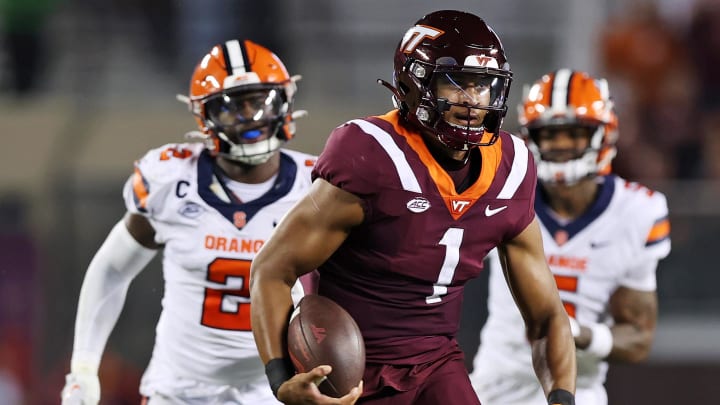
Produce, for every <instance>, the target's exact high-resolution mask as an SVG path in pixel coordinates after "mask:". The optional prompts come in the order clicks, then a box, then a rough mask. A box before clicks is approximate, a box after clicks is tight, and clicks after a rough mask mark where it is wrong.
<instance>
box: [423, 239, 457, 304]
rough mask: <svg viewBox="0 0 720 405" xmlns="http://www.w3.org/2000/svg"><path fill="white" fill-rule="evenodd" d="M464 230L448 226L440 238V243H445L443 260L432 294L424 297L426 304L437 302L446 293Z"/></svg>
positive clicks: (455, 265) (453, 271) (455, 264)
mask: <svg viewBox="0 0 720 405" xmlns="http://www.w3.org/2000/svg"><path fill="white" fill-rule="evenodd" d="M464 232H465V230H464V229H460V228H449V229H448V230H447V231H445V235H443V237H442V239H440V244H441V245H445V260H443V264H442V268H441V269H440V275H439V276H438V280H437V282H436V283H435V284H433V295H430V296H427V297H425V303H426V304H437V303H438V302H440V301H442V296H443V295H445V294H447V286H448V285H450V283H451V282H452V279H453V276H454V275H455V268H456V267H457V265H458V263H459V262H460V244H462V239H463V234H464Z"/></svg>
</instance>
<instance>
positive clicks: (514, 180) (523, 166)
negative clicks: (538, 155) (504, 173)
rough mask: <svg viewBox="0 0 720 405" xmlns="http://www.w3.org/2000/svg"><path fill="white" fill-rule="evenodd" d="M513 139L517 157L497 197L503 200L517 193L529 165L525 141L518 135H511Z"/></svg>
mask: <svg viewBox="0 0 720 405" xmlns="http://www.w3.org/2000/svg"><path fill="white" fill-rule="evenodd" d="M510 138H511V139H512V141H513V147H514V148H515V157H514V158H513V164H512V167H511V168H510V174H509V175H508V177H507V180H505V185H503V188H502V190H500V193H499V194H498V196H497V198H498V199H501V200H508V199H510V198H512V197H513V196H514V195H515V192H516V191H517V189H518V187H520V184H521V183H522V181H523V180H524V179H525V174H527V167H528V150H527V146H525V142H524V141H523V140H522V139H520V138H518V137H516V136H511V137H510Z"/></svg>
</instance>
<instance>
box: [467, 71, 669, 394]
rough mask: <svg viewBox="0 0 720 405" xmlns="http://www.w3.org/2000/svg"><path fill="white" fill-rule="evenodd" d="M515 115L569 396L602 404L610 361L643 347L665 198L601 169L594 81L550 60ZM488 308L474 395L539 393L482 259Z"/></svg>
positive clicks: (603, 144) (605, 95)
mask: <svg viewBox="0 0 720 405" xmlns="http://www.w3.org/2000/svg"><path fill="white" fill-rule="evenodd" d="M519 118H520V124H521V126H522V130H521V131H522V134H523V135H524V137H525V139H526V140H527V143H528V145H529V148H530V150H531V151H532V153H533V155H534V156H535V159H536V162H537V172H538V179H539V185H538V192H537V198H536V200H535V212H536V214H537V216H538V218H539V220H540V221H539V222H540V229H541V231H542V237H543V244H544V247H545V254H546V256H547V260H548V262H549V265H550V269H551V270H552V272H553V274H554V276H555V281H556V283H557V287H558V289H559V290H560V297H561V298H562V300H563V303H564V305H565V310H566V312H567V314H568V315H569V317H570V320H571V325H572V326H573V335H574V337H575V344H576V346H577V352H576V354H577V368H578V376H577V391H576V393H575V395H576V398H577V401H578V403H580V404H587V405H605V404H607V395H606V392H605V389H604V386H603V384H604V382H605V375H606V372H607V369H608V362H609V361H610V362H631V363H632V362H638V361H641V360H643V359H645V358H646V357H647V356H648V353H649V351H650V346H651V344H652V341H653V335H654V331H655V322H656V317H657V296H656V293H655V284H656V283H655V269H656V267H657V265H658V261H659V260H660V259H662V258H664V257H665V256H667V255H668V253H669V252H670V238H669V231H670V225H669V222H668V208H667V203H666V200H665V196H664V195H663V194H661V193H659V192H657V191H653V190H650V189H648V188H646V187H643V186H641V185H640V184H638V183H634V182H631V181H628V180H625V179H622V178H620V177H618V176H615V175H613V174H611V172H610V168H611V167H610V163H611V161H612V159H613V157H614V156H615V153H616V150H615V142H616V141H617V137H618V128H617V126H618V120H617V117H616V115H615V112H614V111H613V103H612V100H611V98H610V94H609V91H608V84H607V82H606V81H605V80H604V79H598V78H594V77H592V76H590V75H588V74H587V73H584V72H580V71H572V70H569V69H560V70H557V71H555V72H551V73H548V74H546V75H544V76H543V77H542V78H541V79H539V80H538V81H537V82H535V83H534V84H533V85H532V86H531V87H529V90H528V91H527V93H526V95H525V97H524V100H523V103H522V104H521V105H520V108H519ZM490 263H491V264H490V287H489V288H490V292H489V302H488V309H489V317H488V320H487V323H486V324H485V325H484V327H483V329H482V332H481V343H480V348H479V352H478V354H477V355H476V357H475V359H474V371H473V373H472V375H471V379H472V381H473V385H474V386H475V388H476V390H477V392H478V395H479V397H480V400H481V401H482V403H483V404H487V405H493V404H503V405H508V404H518V405H520V404H523V405H524V404H532V403H541V401H542V398H543V391H542V388H541V386H540V385H539V384H538V383H537V381H535V380H534V378H533V375H532V373H530V372H529V370H530V364H531V362H532V359H531V347H530V345H529V344H528V343H527V341H526V339H525V330H524V329H523V324H522V315H521V313H520V312H518V311H517V309H515V306H514V305H513V298H512V295H511V292H510V291H508V289H507V287H505V286H504V285H503V284H504V276H503V269H502V268H501V262H500V261H499V260H498V257H497V255H491V262H490Z"/></svg>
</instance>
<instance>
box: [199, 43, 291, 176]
mask: <svg viewBox="0 0 720 405" xmlns="http://www.w3.org/2000/svg"><path fill="white" fill-rule="evenodd" d="M297 78H299V77H297ZM297 78H296V77H290V76H289V75H288V72H287V69H285V65H283V63H282V61H280V59H279V58H278V57H277V56H276V55H275V54H274V53H272V52H271V51H269V50H268V49H266V48H264V47H262V46H260V45H258V44H256V43H254V42H252V41H249V40H231V41H227V42H225V43H224V44H218V45H215V46H214V47H213V48H212V49H211V50H210V52H209V53H207V54H206V55H205V56H203V58H202V59H201V60H200V63H198V65H197V66H196V67H195V71H194V72H193V75H192V79H191V81H190V95H189V97H188V98H187V99H186V100H185V101H187V102H188V105H189V107H190V111H191V112H192V114H193V115H194V116H195V120H196V121H197V123H198V126H199V127H200V130H201V131H202V132H203V134H204V137H205V139H206V140H207V141H208V142H207V146H208V148H209V149H210V150H212V151H213V152H214V153H216V154H218V155H220V156H223V157H224V158H227V159H231V160H234V161H238V162H241V163H245V164H250V165H257V164H261V163H263V162H265V161H267V160H268V159H269V158H270V157H271V156H272V155H273V154H275V152H276V151H277V150H278V149H280V147H281V146H282V145H283V144H284V143H285V142H287V141H288V140H290V139H291V138H292V137H293V136H294V134H295V122H294V118H295V117H297V116H298V115H302V113H304V112H295V113H293V101H294V97H295V90H296V85H295V81H296V79H297Z"/></svg>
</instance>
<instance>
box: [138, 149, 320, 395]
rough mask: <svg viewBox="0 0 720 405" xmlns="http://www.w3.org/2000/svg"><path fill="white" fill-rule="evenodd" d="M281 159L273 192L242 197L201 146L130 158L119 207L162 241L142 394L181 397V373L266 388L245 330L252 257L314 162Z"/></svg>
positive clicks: (297, 156)
mask: <svg viewBox="0 0 720 405" xmlns="http://www.w3.org/2000/svg"><path fill="white" fill-rule="evenodd" d="M280 156H281V163H280V171H279V173H278V175H277V178H276V179H275V181H274V183H273V184H272V186H271V187H270V189H269V190H268V191H267V192H265V193H264V194H263V195H261V196H260V197H259V198H256V199H253V200H250V201H247V202H245V201H241V199H242V196H235V195H234V194H233V193H232V191H230V190H229V189H228V188H226V186H225V185H224V184H223V182H222V181H221V180H220V178H221V177H222V175H221V174H220V173H217V172H216V171H217V170H218V169H217V168H216V166H215V165H214V164H213V160H214V159H213V158H212V157H211V156H210V154H209V153H208V151H207V150H205V149H204V147H203V145H202V144H194V143H188V144H169V145H165V146H163V147H161V148H158V149H154V150H151V151H149V152H148V153H147V154H146V155H145V156H144V157H143V158H142V159H140V160H139V161H137V162H136V164H135V173H134V174H133V175H132V176H131V177H130V179H129V180H128V181H127V183H126V185H125V189H124V198H125V204H126V206H127V209H128V210H129V211H130V212H133V213H138V214H141V215H144V216H146V217H147V218H148V220H149V221H150V223H151V224H152V226H153V228H155V231H156V235H155V240H156V242H157V243H159V244H162V245H164V255H163V276H164V281H165V285H164V296H163V299H162V313H161V315H160V320H159V322H158V325H157V329H156V340H155V347H154V350H153V354H152V359H151V361H150V365H149V366H148V369H147V370H146V372H145V374H144V376H143V380H142V383H141V389H140V392H141V393H142V394H143V395H146V396H149V395H152V394H155V393H163V394H167V395H171V394H177V390H178V389H180V388H182V386H183V384H184V383H183V382H182V381H184V379H187V380H188V385H192V384H194V383H190V382H191V381H195V382H196V381H200V382H202V383H207V384H211V385H215V386H222V385H229V386H232V387H243V386H245V385H247V384H250V383H253V382H256V381H258V380H260V381H262V383H263V384H265V385H266V386H267V387H268V391H269V385H267V381H266V379H265V372H264V366H263V364H262V362H261V360H260V358H259V356H258V353H257V348H256V346H255V341H254V339H253V335H252V332H251V329H250V290H249V288H250V286H249V283H248V280H249V276H250V263H251V260H252V259H253V258H254V257H255V254H256V253H257V252H258V250H259V249H260V247H262V246H263V244H264V243H265V241H266V240H267V239H268V237H269V236H270V234H271V232H272V231H273V229H274V228H275V226H276V225H277V223H278V222H280V220H281V219H282V218H283V216H284V215H285V213H286V212H287V211H288V210H289V208H290V207H291V206H292V205H293V204H295V203H296V202H297V201H298V200H299V199H300V198H301V197H302V196H304V195H305V194H306V192H307V191H308V189H309V187H310V185H311V178H310V173H311V170H312V166H313V165H314V163H315V159H316V158H315V157H314V156H310V155H306V154H303V153H299V152H295V151H290V150H281V154H280ZM297 286H299V283H298V285H297ZM297 286H296V287H297ZM296 293H297V291H294V294H296ZM294 298H297V295H294ZM194 386H197V385H194ZM187 388H189V389H191V387H190V386H188V387H187ZM168 391H170V392H168ZM173 391H174V392H173ZM184 392H185V394H189V393H188V391H187V390H185V391H184ZM197 394H198V395H207V394H208V393H207V392H198V393H197Z"/></svg>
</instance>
